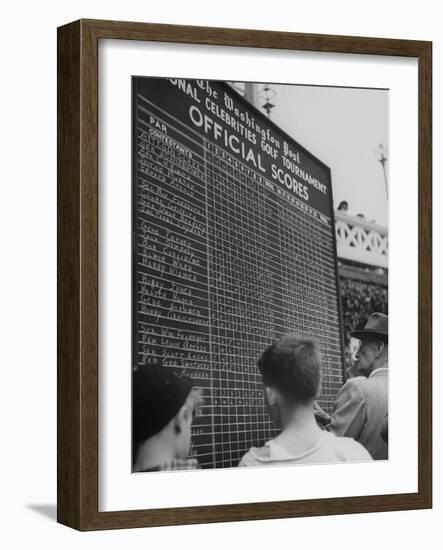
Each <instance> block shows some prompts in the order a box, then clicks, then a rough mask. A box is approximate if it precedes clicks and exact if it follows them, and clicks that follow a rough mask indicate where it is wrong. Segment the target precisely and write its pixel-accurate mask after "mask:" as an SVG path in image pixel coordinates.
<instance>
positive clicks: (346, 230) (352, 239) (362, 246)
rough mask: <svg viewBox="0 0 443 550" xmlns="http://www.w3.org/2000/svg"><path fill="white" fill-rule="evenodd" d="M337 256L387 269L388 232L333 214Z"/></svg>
mask: <svg viewBox="0 0 443 550" xmlns="http://www.w3.org/2000/svg"><path fill="white" fill-rule="evenodd" d="M335 234H336V236H337V256H338V257H339V258H343V259H345V260H352V261H354V262H360V263H363V264H368V265H373V266H379V267H386V268H387V267H388V230H387V228H386V227H382V226H380V225H377V224H376V223H371V222H368V221H366V220H364V219H362V218H359V217H355V216H349V215H348V214H346V213H345V212H341V211H336V212H335Z"/></svg>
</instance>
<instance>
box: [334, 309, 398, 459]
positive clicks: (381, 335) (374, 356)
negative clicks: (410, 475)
mask: <svg viewBox="0 0 443 550" xmlns="http://www.w3.org/2000/svg"><path fill="white" fill-rule="evenodd" d="M351 336H353V337H354V338H358V339H359V340H360V347H359V349H358V351H357V353H356V355H355V358H356V361H357V363H356V368H355V370H356V372H358V374H359V375H360V376H357V377H356V378H351V379H350V380H348V381H347V382H346V384H344V386H343V387H342V388H341V390H340V391H339V392H338V395H337V399H336V401H335V404H334V408H333V411H332V416H331V423H330V424H329V426H328V429H329V430H330V431H332V432H333V433H335V434H336V435H339V436H346V437H352V438H353V439H355V441H358V442H360V443H361V444H362V445H363V446H364V447H365V448H366V449H367V450H368V451H369V453H370V455H371V456H372V458H373V459H374V460H386V459H387V458H388V444H387V442H386V441H385V440H384V439H383V438H382V437H381V430H382V428H383V425H384V423H386V419H387V415H388V316H387V315H385V314H383V313H373V314H372V315H370V317H369V319H368V321H367V323H366V325H365V327H364V328H363V329H361V330H355V331H353V332H352V333H351Z"/></svg>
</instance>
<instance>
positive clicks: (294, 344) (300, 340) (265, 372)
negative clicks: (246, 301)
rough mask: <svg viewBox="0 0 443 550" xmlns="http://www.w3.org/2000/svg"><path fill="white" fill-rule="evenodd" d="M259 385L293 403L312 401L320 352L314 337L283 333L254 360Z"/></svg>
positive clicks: (317, 386)
mask: <svg viewBox="0 0 443 550" xmlns="http://www.w3.org/2000/svg"><path fill="white" fill-rule="evenodd" d="M258 368H259V370H260V373H261V375H262V379H263V384H264V385H265V386H268V387H270V388H275V389H277V390H278V391H279V392H280V393H281V394H282V395H283V397H284V398H285V399H287V400H288V401H290V402H295V403H308V402H309V401H313V400H314V399H315V398H316V397H317V394H318V392H319V389H320V377H321V375H320V371H321V354H320V347H319V345H318V343H317V341H316V340H315V339H314V338H310V337H304V336H298V335H294V336H284V337H283V338H282V339H281V340H279V341H278V342H277V343H275V344H273V345H272V346H270V347H269V348H267V349H266V350H265V352H264V353H263V355H262V356H261V357H260V359H259V360H258Z"/></svg>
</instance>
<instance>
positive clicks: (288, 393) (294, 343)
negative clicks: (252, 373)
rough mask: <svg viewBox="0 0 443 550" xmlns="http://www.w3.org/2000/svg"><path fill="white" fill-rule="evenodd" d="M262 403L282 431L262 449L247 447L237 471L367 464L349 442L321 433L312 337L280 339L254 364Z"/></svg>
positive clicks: (317, 371) (361, 451)
mask: <svg viewBox="0 0 443 550" xmlns="http://www.w3.org/2000/svg"><path fill="white" fill-rule="evenodd" d="M258 368H259V370H260V373H261V376H262V381H263V385H264V395H265V404H266V406H267V409H268V411H269V415H270V417H271V418H272V420H273V421H274V423H275V424H276V426H277V427H278V428H280V429H281V432H280V433H279V434H278V435H276V437H274V438H273V439H271V440H269V441H266V442H265V444H264V446H262V447H251V449H249V451H248V452H247V453H246V454H245V455H244V456H243V457H242V459H241V460H240V463H239V465H240V466H272V465H292V464H300V463H304V464H306V463H311V464H313V463H317V464H319V463H322V464H325V463H328V462H347V461H361V460H364V461H366V460H371V457H370V456H369V454H368V453H367V451H366V450H365V449H364V448H363V447H362V446H361V445H360V444H359V443H356V442H355V441H354V440H352V439H349V438H343V437H336V436H335V435H334V434H331V433H329V432H326V431H323V430H322V429H320V427H319V426H318V424H317V421H316V419H315V414H314V400H315V399H316V398H317V396H318V395H319V393H320V384H321V368H322V359H321V353H320V348H319V345H318V343H317V341H316V340H315V339H314V338H311V337H308V336H299V335H290V336H285V337H283V338H282V339H281V340H279V341H278V342H276V343H275V344H273V345H272V346H270V347H268V348H267V349H266V350H265V351H264V353H263V355H262V356H261V357H260V359H259V361H258Z"/></svg>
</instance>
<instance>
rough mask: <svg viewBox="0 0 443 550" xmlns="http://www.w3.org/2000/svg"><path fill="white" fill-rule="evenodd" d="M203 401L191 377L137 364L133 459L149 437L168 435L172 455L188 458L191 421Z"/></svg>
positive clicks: (133, 400)
mask: <svg viewBox="0 0 443 550" xmlns="http://www.w3.org/2000/svg"><path fill="white" fill-rule="evenodd" d="M200 403H201V397H200V393H199V392H198V390H195V389H193V387H192V380H191V379H190V378H187V377H186V376H177V375H176V374H175V373H174V371H173V370H172V369H169V368H165V367H158V366H145V367H138V368H137V369H135V370H134V371H133V374H132V449H133V462H134V463H135V461H136V458H137V452H138V450H139V448H140V446H141V445H142V444H143V443H145V442H146V441H147V440H148V439H150V438H152V437H154V436H158V435H159V434H163V435H165V437H168V438H169V439H170V441H169V444H170V445H169V446H170V447H171V448H172V449H173V454H174V456H173V457H171V458H186V457H187V456H188V454H189V448H190V444H191V424H192V420H193V417H194V414H195V412H196V410H197V408H198V406H199V405H200Z"/></svg>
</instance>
